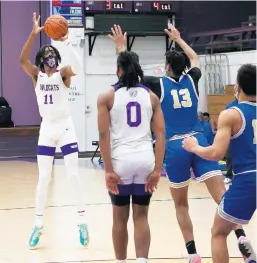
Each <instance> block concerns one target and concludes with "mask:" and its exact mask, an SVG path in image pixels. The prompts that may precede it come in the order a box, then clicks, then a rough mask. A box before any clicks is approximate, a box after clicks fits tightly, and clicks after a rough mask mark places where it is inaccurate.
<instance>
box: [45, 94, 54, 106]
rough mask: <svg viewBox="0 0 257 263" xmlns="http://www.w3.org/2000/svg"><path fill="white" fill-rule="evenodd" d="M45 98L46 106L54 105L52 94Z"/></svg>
mask: <svg viewBox="0 0 257 263" xmlns="http://www.w3.org/2000/svg"><path fill="white" fill-rule="evenodd" d="M44 98H45V102H44V104H53V95H52V94H51V95H47V94H46V95H45V96H44Z"/></svg>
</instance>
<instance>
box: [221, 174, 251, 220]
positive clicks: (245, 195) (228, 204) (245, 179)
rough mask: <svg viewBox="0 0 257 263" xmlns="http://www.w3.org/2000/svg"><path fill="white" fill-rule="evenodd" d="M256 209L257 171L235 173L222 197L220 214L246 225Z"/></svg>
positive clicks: (226, 218) (224, 217)
mask: <svg viewBox="0 0 257 263" xmlns="http://www.w3.org/2000/svg"><path fill="white" fill-rule="evenodd" d="M255 210H256V172H249V173H241V174H237V175H235V176H234V177H233V180H232V184H231V185H230V187H229V189H228V190H227V191H226V193H225V194H224V195H223V198H222V199H221V202H220V204H219V206H218V214H219V215H220V216H221V217H222V218H223V219H225V220H227V221H229V222H231V223H234V224H239V225H245V224H248V223H249V221H250V219H251V218H252V216H253V214H254V212H255Z"/></svg>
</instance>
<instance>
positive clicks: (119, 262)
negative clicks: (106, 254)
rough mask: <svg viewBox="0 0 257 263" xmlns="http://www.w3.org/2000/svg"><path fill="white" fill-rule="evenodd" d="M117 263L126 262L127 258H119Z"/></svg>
mask: <svg viewBox="0 0 257 263" xmlns="http://www.w3.org/2000/svg"><path fill="white" fill-rule="evenodd" d="M117 263H126V259H124V260H117Z"/></svg>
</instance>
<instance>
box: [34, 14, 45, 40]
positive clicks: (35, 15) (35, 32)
mask: <svg viewBox="0 0 257 263" xmlns="http://www.w3.org/2000/svg"><path fill="white" fill-rule="evenodd" d="M39 21H40V15H39V16H38V18H37V14H36V12H34V13H33V16H32V22H33V29H32V34H33V35H34V36H36V35H37V34H38V33H39V32H40V31H41V30H43V28H44V27H43V26H41V27H40V26H39Z"/></svg>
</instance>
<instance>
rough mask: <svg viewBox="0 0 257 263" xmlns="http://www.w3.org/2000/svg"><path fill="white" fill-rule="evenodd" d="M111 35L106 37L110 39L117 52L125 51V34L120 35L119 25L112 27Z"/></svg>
mask: <svg viewBox="0 0 257 263" xmlns="http://www.w3.org/2000/svg"><path fill="white" fill-rule="evenodd" d="M111 30H112V35H110V34H109V35H108V37H109V38H110V39H112V40H113V41H114V43H115V45H116V47H117V49H118V50H119V52H121V51H125V50H126V43H127V33H126V32H125V33H124V34H123V33H122V30H121V27H120V26H119V25H114V26H113V27H112V28H111Z"/></svg>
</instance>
